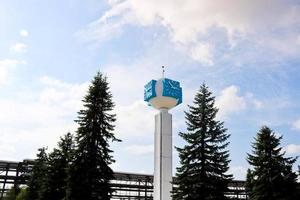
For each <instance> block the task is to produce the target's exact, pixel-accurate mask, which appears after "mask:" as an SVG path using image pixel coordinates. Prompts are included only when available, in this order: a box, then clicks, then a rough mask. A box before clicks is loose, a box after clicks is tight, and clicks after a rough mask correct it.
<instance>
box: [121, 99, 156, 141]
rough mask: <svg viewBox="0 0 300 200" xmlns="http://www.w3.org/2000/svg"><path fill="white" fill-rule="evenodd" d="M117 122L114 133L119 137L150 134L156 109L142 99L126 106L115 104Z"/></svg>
mask: <svg viewBox="0 0 300 200" xmlns="http://www.w3.org/2000/svg"><path fill="white" fill-rule="evenodd" d="M115 111H116V114H117V122H116V129H115V133H116V134H117V135H118V137H120V138H121V139H123V138H126V137H130V136H140V137H142V136H145V135H152V133H153V127H154V115H155V113H156V111H155V110H154V109H153V108H150V107H148V106H147V104H146V103H145V102H143V101H141V100H140V101H136V102H134V103H133V104H130V105H128V106H118V105H117V106H116V109H115Z"/></svg>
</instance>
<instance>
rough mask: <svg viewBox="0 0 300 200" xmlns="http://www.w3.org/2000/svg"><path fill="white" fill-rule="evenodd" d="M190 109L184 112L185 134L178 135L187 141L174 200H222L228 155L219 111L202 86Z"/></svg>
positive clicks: (180, 153)
mask: <svg viewBox="0 0 300 200" xmlns="http://www.w3.org/2000/svg"><path fill="white" fill-rule="evenodd" d="M193 103H194V105H193V106H190V105H189V106H188V107H189V111H188V112H185V115H186V117H185V118H186V124H187V132H186V133H182V132H181V133H179V135H180V136H181V137H182V138H183V139H184V140H185V141H186V145H185V146H184V147H183V148H178V147H177V148H176V149H177V150H178V152H179V157H180V167H178V168H177V173H176V178H175V181H174V185H175V189H174V191H173V199H175V200H208V199H211V200H223V199H226V197H225V196H224V192H225V191H227V188H228V187H227V186H228V183H229V182H230V181H231V179H232V175H229V174H228V173H227V172H228V169H229V167H228V164H229V162H230V160H229V152H228V150H226V147H227V146H228V144H229V142H228V141H227V139H228V138H229V136H230V135H229V134H227V133H226V130H227V129H226V128H224V125H223V122H220V121H218V120H216V114H217V112H218V109H217V108H216V107H215V106H214V104H215V97H213V96H212V93H211V92H210V91H209V90H208V87H207V86H206V85H205V84H203V85H202V86H201V87H200V89H199V91H198V93H197V94H196V96H195V98H194V101H193Z"/></svg>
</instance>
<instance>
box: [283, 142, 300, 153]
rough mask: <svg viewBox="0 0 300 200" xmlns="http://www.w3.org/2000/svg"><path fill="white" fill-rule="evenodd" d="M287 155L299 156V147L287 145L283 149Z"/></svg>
mask: <svg viewBox="0 0 300 200" xmlns="http://www.w3.org/2000/svg"><path fill="white" fill-rule="evenodd" d="M283 150H284V151H285V152H286V153H287V154H300V145H297V144H289V145H287V146H286V147H284V148H283Z"/></svg>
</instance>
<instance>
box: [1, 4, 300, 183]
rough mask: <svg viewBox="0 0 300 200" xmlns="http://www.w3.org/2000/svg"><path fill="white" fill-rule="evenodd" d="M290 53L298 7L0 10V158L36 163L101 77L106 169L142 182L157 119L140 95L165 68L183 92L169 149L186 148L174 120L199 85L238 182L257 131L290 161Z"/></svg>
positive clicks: (294, 48)
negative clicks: (109, 119) (108, 135)
mask: <svg viewBox="0 0 300 200" xmlns="http://www.w3.org/2000/svg"><path fill="white" fill-rule="evenodd" d="M299 52H300V4H299V2H298V1H291V0H264V1H261V0H252V1H250V0H242V1H239V0H220V1H217V2H215V1H208V0H187V1H179V0H175V1H174V0H145V1H143V0H107V1H101V0H86V1H79V0H65V1H58V0H53V1H39V0H26V1H20V0H19V1H17V0H0V90H1V92H0V110H1V112H0V134H1V137H0V159H2V160H22V159H24V158H34V157H35V154H36V150H37V148H39V147H42V146H48V147H49V149H51V148H53V147H54V146H55V144H56V142H57V141H58V138H59V136H61V135H63V134H65V133H66V132H67V131H71V132H74V130H76V124H75V123H74V122H73V120H74V119H76V116H77V114H76V112H77V111H78V110H79V109H80V108H81V107H82V104H81V99H82V97H83V95H84V94H85V92H86V88H87V86H88V84H89V82H90V80H91V79H92V77H93V76H94V75H95V73H96V72H97V71H99V70H100V71H101V72H103V73H105V74H106V75H107V76H108V78H109V81H110V85H111V91H112V93H113V96H114V101H115V103H116V108H115V112H116V114H117V116H118V120H117V122H116V130H115V132H116V135H117V136H118V137H119V138H121V139H122V140H123V142H122V143H118V144H113V145H112V147H113V149H114V150H115V153H114V156H115V159H116V160H117V162H116V163H115V164H114V165H113V168H114V169H115V170H118V171H126V172H140V173H152V172H153V130H154V124H153V121H154V114H155V113H156V112H157V111H155V110H154V109H152V108H150V107H148V106H147V105H146V104H145V103H144V102H143V86H144V84H145V83H147V82H148V81H149V80H151V79H153V78H154V79H155V78H159V77H160V76H161V66H162V65H164V66H166V68H167V71H166V76H167V77H169V78H171V79H175V80H179V81H180V82H181V84H182V87H183V95H184V99H183V104H182V105H180V106H178V107H177V108H175V109H173V110H171V113H172V114H173V120H174V127H173V136H174V137H173V140H174V145H176V146H182V145H183V144H184V142H183V141H182V139H181V138H180V137H178V132H179V131H185V122H184V114H183V111H184V110H186V109H187V104H191V102H192V99H193V96H194V94H195V92H196V91H197V89H198V88H199V86H200V85H201V84H202V83H203V82H205V83H206V84H207V85H208V86H209V87H210V89H211V90H212V92H213V94H214V95H215V96H216V105H217V106H218V107H219V109H220V111H219V115H218V118H219V119H220V120H223V121H224V122H225V126H226V127H227V128H228V133H230V134H231V138H230V142H231V143H230V146H229V148H230V154H231V160H232V161H231V164H230V166H231V169H230V171H231V172H232V173H233V174H234V175H235V178H237V179H244V177H245V171H246V169H247V168H248V164H247V162H246V160H245V158H246V153H247V152H250V151H251V143H252V142H253V138H254V136H255V134H256V132H257V131H258V130H259V128H260V127H261V126H262V125H268V126H270V127H271V128H272V129H273V130H274V131H275V132H276V133H278V135H283V140H282V146H283V147H284V149H285V150H286V153H287V156H297V155H299V154H300V104H299V102H300V84H299V78H300V72H299V64H300V53H299ZM177 163H178V159H177V153H176V152H174V168H175V166H176V165H177ZM299 164H300V161H297V165H299Z"/></svg>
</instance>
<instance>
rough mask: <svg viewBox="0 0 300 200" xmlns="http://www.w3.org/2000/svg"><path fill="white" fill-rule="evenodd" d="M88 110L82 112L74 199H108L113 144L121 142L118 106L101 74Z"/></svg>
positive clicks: (72, 183)
mask: <svg viewBox="0 0 300 200" xmlns="http://www.w3.org/2000/svg"><path fill="white" fill-rule="evenodd" d="M83 102H84V109H83V110H81V111H79V113H78V115H79V116H78V119H77V120H76V122H77V123H78V124H79V128H78V130H77V135H76V142H77V147H76V150H75V157H74V162H73V164H72V167H71V170H70V190H69V191H68V199H70V200H83V199H84V200H100V199H101V200H108V199H110V195H111V192H112V189H111V187H110V184H109V181H110V180H111V179H112V178H113V171H112V169H111V168H110V166H109V165H110V164H112V163H113V162H114V160H113V157H112V155H111V154H112V152H113V151H112V150H111V149H110V145H109V142H110V141H120V140H118V139H117V138H116V137H115V136H114V134H113V130H114V125H113V123H114V122H115V120H116V116H115V114H112V113H111V112H112V110H113V107H114V103H113V102H112V94H111V92H110V91H109V85H108V82H107V78H106V77H105V76H104V75H102V74H101V73H100V72H99V73H97V75H96V76H95V77H94V79H93V81H92V84H91V86H90V87H89V90H88V94H87V95H86V96H85V98H84V100H83Z"/></svg>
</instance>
